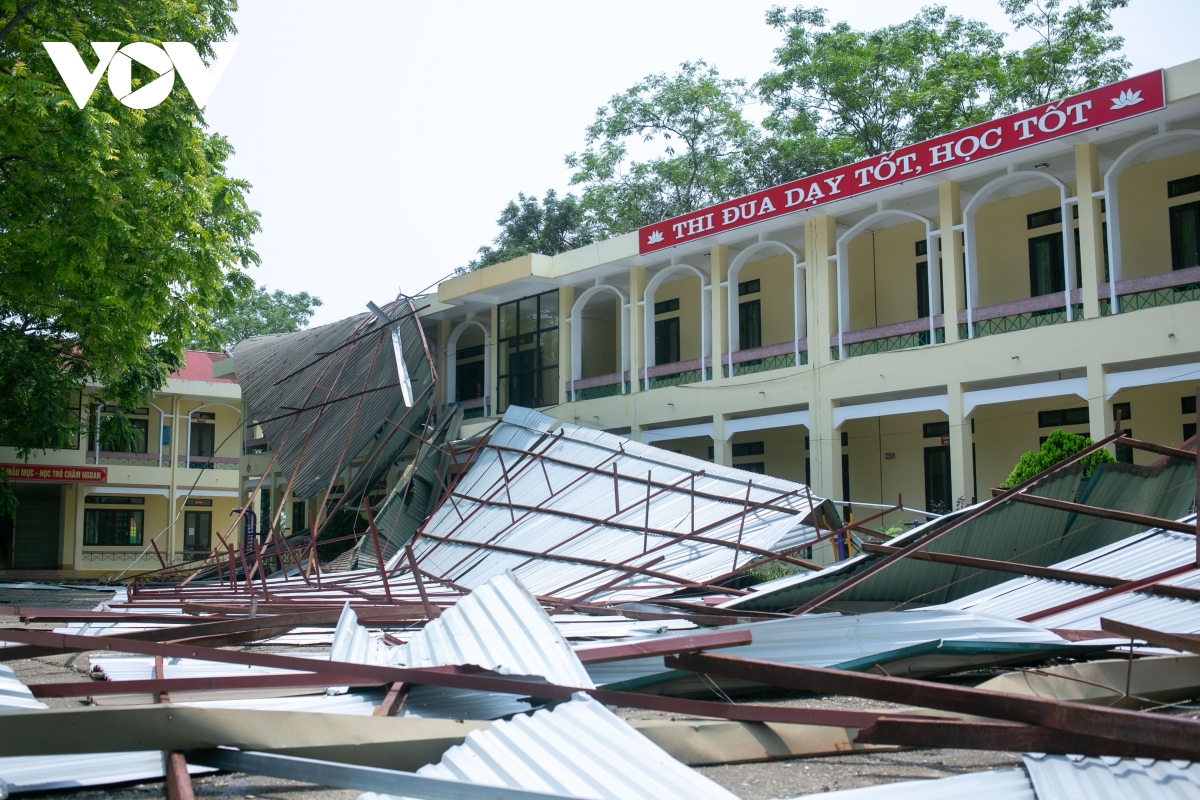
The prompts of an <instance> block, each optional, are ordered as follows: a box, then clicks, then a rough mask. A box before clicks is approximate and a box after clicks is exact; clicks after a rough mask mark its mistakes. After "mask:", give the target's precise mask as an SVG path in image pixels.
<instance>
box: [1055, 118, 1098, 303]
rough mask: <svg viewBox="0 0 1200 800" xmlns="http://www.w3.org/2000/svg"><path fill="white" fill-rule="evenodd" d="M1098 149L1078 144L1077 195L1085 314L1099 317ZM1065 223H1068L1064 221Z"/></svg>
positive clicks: (1090, 143)
mask: <svg viewBox="0 0 1200 800" xmlns="http://www.w3.org/2000/svg"><path fill="white" fill-rule="evenodd" d="M1102 188H1103V186H1102V185H1101V182H1100V158H1099V149H1098V148H1097V147H1096V144H1095V143H1094V142H1084V143H1082V144H1077V145H1075V195H1076V197H1078V198H1079V263H1080V271H1081V272H1082V273H1083V276H1082V277H1083V285H1082V286H1081V287H1080V288H1081V289H1082V290H1083V292H1082V293H1083V316H1084V319H1092V318H1093V317H1098V316H1100V297H1099V286H1100V284H1102V283H1104V223H1103V222H1102V221H1101V219H1100V198H1099V197H1093V196H1092V193H1093V192H1097V191H1100V189H1102ZM1063 224H1064V225H1067V224H1069V222H1068V221H1067V220H1065V219H1064V220H1063Z"/></svg>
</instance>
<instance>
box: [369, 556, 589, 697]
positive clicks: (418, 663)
mask: <svg viewBox="0 0 1200 800" xmlns="http://www.w3.org/2000/svg"><path fill="white" fill-rule="evenodd" d="M388 662H389V663H392V664H397V665H401V666H407V667H439V666H445V665H448V664H473V665H475V666H478V667H483V668H485V669H490V670H494V671H496V672H499V673H500V674H501V675H537V676H539V677H542V678H545V679H546V680H547V681H548V682H549V683H553V684H557V685H559V686H575V687H578V688H582V689H591V688H594V684H593V683H592V679H591V678H590V677H588V673H587V670H586V669H584V667H583V664H582V663H581V662H580V661H579V658H578V656H576V655H575V652H574V651H573V650H571V646H570V645H569V644H567V640H566V639H565V638H563V635H562V634H561V633H559V630H558V628H557V627H555V625H554V623H553V622H551V621H550V617H549V616H548V615H547V614H546V612H545V611H544V610H543V609H542V606H541V605H540V604H539V603H538V601H536V600H534V599H533V597H532V596H530V594H529V592H527V591H526V590H525V587H524V586H522V585H521V582H520V581H518V580H517V579H516V577H515V576H514V575H513V574H512V573H511V572H506V573H503V574H501V575H497V576H496V577H494V578H492V579H491V580H490V581H488V582H487V583H485V584H484V585H482V586H479V587H477V588H475V589H474V590H473V591H472V592H471V593H470V594H469V595H467V596H466V597H464V598H463V599H461V600H459V601H458V602H457V603H455V604H454V605H453V606H452V607H451V608H448V609H446V611H444V612H443V613H442V615H441V616H440V617H438V618H437V619H435V620H433V621H431V622H429V623H428V624H426V626H425V629H424V630H422V631H421V632H419V633H416V634H414V635H413V636H412V637H411V638H410V639H409V640H408V644H406V645H404V646H402V647H397V648H395V649H394V650H393V651H392V652H391V654H390V657H389V659H388Z"/></svg>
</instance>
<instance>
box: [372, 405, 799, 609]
mask: <svg viewBox="0 0 1200 800" xmlns="http://www.w3.org/2000/svg"><path fill="white" fill-rule="evenodd" d="M555 424H557V423H556V421H555V420H553V419H552V418H550V417H547V416H545V415H543V414H539V413H537V412H534V411H530V410H528V409H510V410H509V412H508V413H507V414H506V415H505V417H504V420H503V422H502V423H501V424H500V425H498V426H497V427H496V429H495V431H494V432H493V434H492V437H491V439H490V440H489V442H488V445H487V446H486V447H485V448H483V450H482V451H481V452H480V453H479V455H478V457H477V459H476V462H475V463H474V464H473V465H472V467H471V469H470V470H469V471H468V472H467V473H466V474H465V475H464V477H463V479H462V481H461V482H460V483H459V484H458V485H457V487H456V489H455V502H454V503H445V504H443V505H442V506H441V507H440V508H439V509H438V511H437V512H435V514H434V515H433V517H431V519H430V520H429V522H428V523H426V525H425V528H424V535H421V536H418V537H417V538H416V539H415V540H414V543H413V549H414V551H415V552H416V555H417V557H418V559H419V560H420V564H421V568H422V569H423V570H425V571H427V572H429V573H431V574H434V575H438V576H441V577H443V578H445V579H448V580H450V581H453V582H455V583H457V584H459V585H463V586H467V587H468V588H474V587H476V586H480V585H482V584H483V583H486V582H487V581H488V580H490V579H491V578H493V577H495V576H496V575H500V574H503V573H504V572H505V571H507V570H512V571H514V572H515V573H516V575H517V577H519V578H520V580H521V582H522V583H523V584H524V585H525V586H526V587H527V588H528V589H529V590H530V591H531V592H532V593H533V594H534V595H537V596H539V597H586V598H587V599H588V600H589V602H612V601H620V600H639V599H644V598H648V597H654V596H656V595H660V594H663V593H665V592H670V591H675V590H676V589H677V588H678V587H679V584H678V583H675V582H672V581H669V580H666V579H664V578H657V577H653V576H650V575H646V574H639V573H631V572H629V571H627V570H622V569H619V568H614V567H605V566H597V565H595V564H588V563H580V562H577V561H571V560H570V558H571V557H578V558H582V559H588V560H592V561H600V562H605V563H606V564H614V565H615V564H620V565H622V566H628V567H638V568H644V569H649V570H653V571H657V572H662V573H667V574H670V575H674V576H677V577H679V578H681V579H684V580H688V581H696V582H704V581H709V580H712V579H713V578H715V577H718V576H721V575H724V574H727V573H729V572H730V571H732V570H733V568H734V561H735V559H736V560H737V564H738V565H739V566H740V565H744V564H745V563H746V561H747V560H748V559H750V558H751V557H752V555H751V554H750V553H747V552H745V551H744V550H743V551H741V552H740V553H735V551H734V548H733V547H732V546H723V545H721V544H714V543H711V542H703V541H697V540H695V539H683V538H679V537H677V536H674V535H672V534H674V533H679V534H690V532H691V531H692V530H693V526H694V528H695V529H696V530H698V531H702V532H703V534H702V535H703V536H705V537H707V538H709V539H718V540H721V541H723V542H725V543H727V544H728V545H733V543H734V542H735V541H737V540H738V537H739V536H740V537H741V541H742V543H743V544H744V545H748V546H753V547H756V548H760V549H763V550H770V549H771V548H772V547H774V546H776V545H777V543H778V542H780V541H781V540H786V541H788V542H789V543H790V544H792V545H796V544H803V543H804V541H805V537H804V535H803V532H802V531H800V532H798V531H797V526H798V525H800V522H801V520H803V519H804V518H805V517H806V516H807V515H808V514H809V512H810V510H811V507H810V505H809V495H808V492H807V489H806V487H804V486H803V485H801V484H798V483H791V482H789V481H783V480H780V479H778V478H773V477H769V476H764V475H755V474H752V473H747V472H742V471H741V470H737V469H733V468H730V467H722V466H720V465H716V464H712V463H709V462H707V461H701V460H699V459H694V458H690V457H687V456H683V455H680V454H677V453H671V452H669V451H666V450H662V449H660V448H657V447H651V446H648V445H644V444H640V443H638V442H631V441H629V440H627V439H624V438H622V437H619V436H614V435H612V434H608V433H604V432H602V431H594V430H590V429H587V428H582V427H580V426H577V425H571V424H563V425H561V426H560V427H559V428H558V430H556V431H555V432H554V433H553V434H549V433H548V432H549V431H550V430H551V428H552V427H553V426H554V425H555ZM504 448H513V449H515V450H517V451H535V452H539V453H544V454H545V455H546V456H547V459H538V458H534V457H532V456H528V455H525V454H523V452H513V450H505V449H504ZM550 458H553V459H556V460H555V461H550V460H548V459H550ZM560 462H561V463H560ZM614 467H615V469H616V473H617V477H616V479H615V480H614V477H613V469H614ZM506 476H507V477H506ZM647 477H650V478H651V479H652V480H653V482H654V483H655V484H668V485H672V486H678V487H679V490H673V489H663V488H662V487H661V486H660V487H657V488H654V487H652V488H651V492H650V495H651V499H650V503H649V518H648V520H647V514H646V503H645V499H646V495H647V491H646V487H647V483H646V481H647ZM693 482H694V486H695V490H696V491H697V492H699V493H704V494H707V495H710V497H708V498H704V497H696V498H693V496H692V495H691V494H690V493H689V492H688V490H690V489H691V488H692V486H693ZM552 490H553V494H552ZM747 490H749V499H748V500H747ZM510 498H511V501H512V502H513V503H514V504H516V505H520V506H522V507H524V508H522V509H517V510H516V512H515V514H513V513H511V512H512V510H511V509H510V508H509V507H508V506H507V505H503V504H504V503H507V502H508V501H509V499H510ZM618 500H619V510H618ZM812 502H813V503H820V502H821V499H820V498H812ZM747 504H748V507H749V511H748V512H746V513H745V514H744V524H743V512H744V511H745V509H746V508H747ZM764 505H771V506H773V508H767V507H762V506H764ZM460 514H461V516H460ZM464 520H465V521H464ZM596 520H604V521H603V522H597V521H596ZM647 525H648V527H649V528H650V529H652V530H654V531H656V532H654V533H650V534H648V535H646V534H645V533H644V531H643V528H645V527H647ZM810 530H811V529H810ZM666 532H670V533H666ZM815 535H816V532H815V531H812V536H814V537H815ZM439 538H440V539H441V540H440V541H439ZM447 540H453V541H447ZM479 543H488V544H490V545H495V546H497V547H502V548H511V549H512V552H505V551H503V550H497V549H483V548H480V547H478V546H477V545H478V544H479ZM527 553H551V554H553V555H554V556H557V558H551V557H542V556H530V555H527ZM398 563H399V562H398V557H397V560H395V561H393V563H392V564H391V565H390V566H395V565H396V564H398Z"/></svg>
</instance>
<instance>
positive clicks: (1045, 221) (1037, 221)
mask: <svg viewBox="0 0 1200 800" xmlns="http://www.w3.org/2000/svg"><path fill="white" fill-rule="evenodd" d="M1060 222H1062V209H1061V208H1057V207H1055V208H1047V209H1046V210H1045V211H1035V212H1034V213H1032V214H1028V215H1026V217H1025V225H1026V227H1027V228H1028V229H1029V230H1033V229H1034V228H1044V227H1046V226H1047V225H1057V224H1058V223H1060Z"/></svg>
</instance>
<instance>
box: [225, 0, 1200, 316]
mask: <svg viewBox="0 0 1200 800" xmlns="http://www.w3.org/2000/svg"><path fill="white" fill-rule="evenodd" d="M929 2H930V0H924V1H923V2H922V0H853V2H846V1H845V0H843V1H842V2H837V1H836V0H825V2H823V3H819V4H820V5H824V6H826V7H827V8H828V10H829V16H830V17H831V19H833V20H835V21H841V20H846V21H847V22H849V23H850V24H851V25H852V26H854V27H855V28H860V29H867V28H876V27H880V26H883V25H890V24H895V23H898V22H902V21H904V20H906V19H910V18H911V17H912V16H913V15H915V14H916V13H917V11H918V10H919V9H920V7H921V6H922V5H924V4H928V3H929ZM814 4H816V3H814ZM945 4H946V5H947V6H948V7H949V9H950V11H951V13H954V14H960V15H963V16H967V17H973V18H976V19H981V20H984V21H986V22H988V23H989V24H990V25H991V26H992V27H993V28H995V29H997V30H1001V31H1006V32H1007V31H1010V30H1011V28H1010V26H1009V25H1008V22H1007V18H1006V17H1005V16H1004V14H1003V12H1002V11H1001V9H1000V6H999V4H998V3H996V2H992V1H991V0H987V1H986V2H984V1H980V0H971V2H965V1H964V0H946V1H945ZM771 5H773V3H771V2H770V0H766V1H765V2H758V1H756V0H737V2H730V1H729V0H724V1H723V2H709V1H708V0H681V1H676V0H640V2H631V1H626V0H607V1H606V2H582V1H581V2H564V0H557V1H556V2H542V1H540V0H539V1H536V2H535V1H534V0H530V1H529V2H501V1H500V0H490V2H476V1H475V0H469V1H468V0H457V1H456V2H433V3H430V2H422V3H416V2H385V1H384V0H343V2H341V3H329V2H321V3H317V2H310V1H309V0H293V2H289V3H279V2H268V0H241V3H240V8H239V10H238V12H237V13H236V15H235V21H236V23H237V26H238V35H237V36H236V37H234V40H235V41H237V42H239V46H238V49H237V52H236V54H235V55H234V57H233V59H232V60H231V61H230V62H229V66H228V68H227V69H226V70H225V73H224V75H223V76H222V77H221V80H220V82H219V83H218V85H217V87H216V89H215V91H214V92H213V93H212V96H211V97H210V99H209V101H208V104H207V106H206V107H205V117H206V120H207V122H208V124H209V126H210V128H211V129H212V130H213V131H216V132H218V133H221V134H222V135H224V136H226V137H227V138H228V139H229V140H230V142H231V143H232V144H233V146H234V148H235V149H236V151H237V153H236V155H235V156H234V157H233V158H232V159H231V161H230V163H229V173H230V174H231V175H233V176H235V177H238V178H242V179H245V180H247V181H249V182H250V183H251V184H252V185H253V189H252V191H251V192H250V205H251V207H252V208H254V209H255V210H257V211H259V212H260V213H261V214H262V227H263V230H262V232H261V233H259V234H258V235H257V236H256V237H255V248H256V250H257V251H258V253H259V255H260V256H261V258H262V265H261V266H260V267H257V268H254V269H253V270H252V272H251V275H252V277H253V278H254V279H255V280H256V281H257V282H258V283H259V284H260V285H263V286H266V287H267V288H268V289H271V290H274V289H283V290H285V291H287V292H300V291H307V292H309V293H310V294H314V295H316V296H318V297H320V298H321V300H322V301H323V303H324V305H323V306H322V307H321V308H320V309H318V311H317V314H316V316H315V317H314V319H313V324H324V323H327V322H332V321H334V320H337V319H341V318H343V317H346V316H349V315H351V314H356V313H359V312H361V311H362V310H363V309H364V307H365V305H366V303H367V301H368V300H374V301H376V302H383V301H387V300H390V299H392V298H393V297H394V296H395V294H396V292H397V291H398V290H403V291H404V292H406V293H409V294H412V293H416V292H418V291H420V290H422V289H425V288H426V287H428V286H429V285H430V284H433V283H435V282H437V281H439V280H440V279H442V278H444V277H445V276H447V275H448V274H450V273H451V272H453V270H454V268H455V267H458V266H461V265H464V264H466V263H467V262H468V261H470V260H471V258H472V257H474V255H475V253H476V251H477V250H478V248H479V247H480V246H481V245H484V244H489V243H490V242H491V240H492V239H493V238H494V237H495V236H496V234H497V233H498V228H497V226H496V219H497V217H498V216H499V214H500V211H501V209H502V208H503V207H504V206H505V204H507V203H508V201H509V200H511V199H514V198H515V197H516V195H517V192H519V191H523V192H525V193H526V194H536V195H538V196H541V195H542V194H543V193H544V192H545V191H546V189H549V188H553V189H555V190H556V191H558V192H559V193H560V194H562V193H564V192H566V191H569V190H570V177H571V171H570V169H569V168H568V167H567V166H566V165H565V163H564V162H563V157H564V155H565V154H567V153H570V152H573V151H578V150H581V149H583V146H584V131H585V129H586V127H587V125H588V124H589V123H590V122H592V120H593V119H594V117H595V113H596V109H597V108H598V107H599V106H601V105H604V104H605V102H606V101H607V100H608V98H609V97H610V96H612V95H613V94H616V93H618V92H621V91H623V90H625V89H626V88H628V87H630V86H632V85H633V84H634V83H636V82H637V81H639V80H640V79H641V78H643V77H645V76H646V75H649V74H654V73H662V72H667V73H671V72H674V71H675V70H676V68H677V67H678V65H679V64H680V63H681V62H683V61H694V60H697V59H704V60H705V61H707V62H708V63H710V64H713V65H716V66H717V67H718V68H719V69H720V70H721V73H722V75H724V76H725V77H731V78H733V77H741V78H746V79H747V80H749V81H754V80H756V79H757V78H758V77H760V76H761V75H762V74H763V73H765V72H767V71H768V70H770V69H771V66H772V65H771V58H772V55H773V51H774V49H775V48H776V47H777V46H778V45H779V43H780V34H779V33H778V32H777V31H775V30H774V29H771V28H769V27H767V25H766V24H765V22H764V21H763V17H764V14H765V12H766V10H767V9H768V8H770V6H771ZM1113 21H1114V24H1115V26H1116V33H1118V34H1120V35H1122V36H1124V37H1125V39H1126V43H1125V53H1126V55H1127V56H1128V58H1129V59H1130V61H1131V62H1132V64H1133V69H1132V70H1131V74H1138V73H1140V72H1146V71H1149V70H1152V69H1157V68H1159V67H1169V66H1173V65H1175V64H1180V63H1183V62H1185V61H1190V60H1192V59H1194V58H1200V44H1197V43H1196V40H1195V35H1194V31H1195V27H1196V23H1197V21H1200V6H1198V5H1197V3H1196V0H1132V2H1131V3H1130V8H1127V9H1122V10H1118V11H1117V12H1115V13H1114V15H1113ZM1027 41H1028V33H1023V34H1013V35H1011V36H1010V37H1009V40H1008V46H1009V47H1013V48H1016V47H1021V46H1023V45H1024V44H1025V43H1027Z"/></svg>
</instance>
